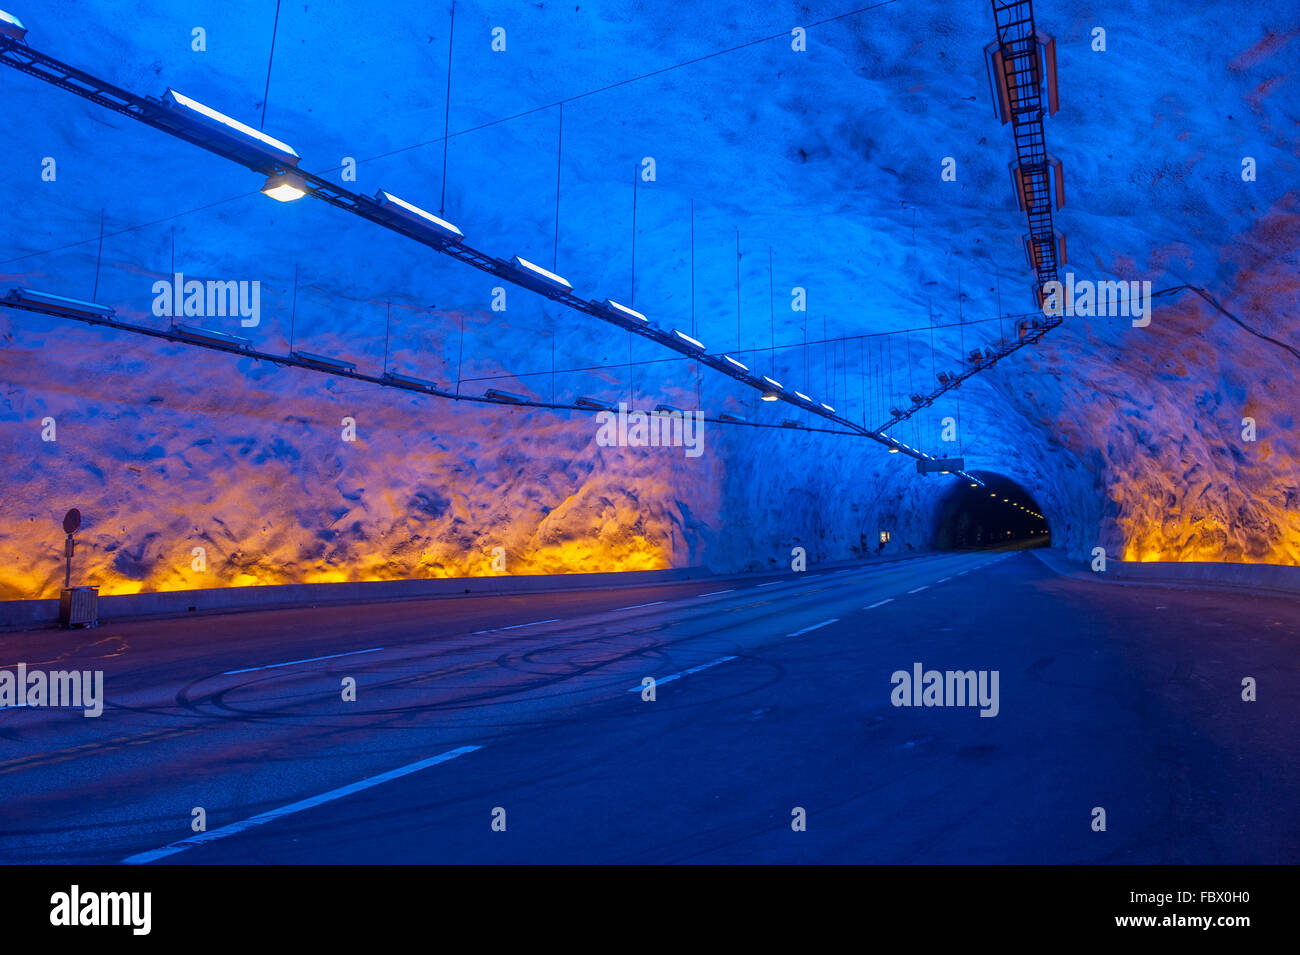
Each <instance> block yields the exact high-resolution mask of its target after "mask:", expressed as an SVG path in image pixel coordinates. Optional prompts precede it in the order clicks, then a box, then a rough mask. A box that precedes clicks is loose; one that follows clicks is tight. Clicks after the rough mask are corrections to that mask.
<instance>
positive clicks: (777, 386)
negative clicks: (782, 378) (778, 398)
mask: <svg viewBox="0 0 1300 955" xmlns="http://www.w3.org/2000/svg"><path fill="white" fill-rule="evenodd" d="M763 380H764V381H766V382H767V383H768V384H769V385H771V386H772V387H773V388H775V389H776V390H777V391H781V390H782V387H783V386H782V385H781V382H779V381H777V380H776V379H775V378H769V377H767V375H764V376H763Z"/></svg>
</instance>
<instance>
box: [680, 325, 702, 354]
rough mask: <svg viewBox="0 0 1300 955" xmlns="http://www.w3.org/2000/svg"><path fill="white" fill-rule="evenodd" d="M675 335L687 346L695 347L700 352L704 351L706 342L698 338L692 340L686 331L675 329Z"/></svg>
mask: <svg viewBox="0 0 1300 955" xmlns="http://www.w3.org/2000/svg"><path fill="white" fill-rule="evenodd" d="M673 334H674V335H676V336H677V337H678V338H680V339H681V340H682V341H684V342H686V344H688V345H694V346H695V347H696V348H698V349H699V350H700V351H704V342H702V341H700V340H699V339H698V338H692V337H691V336H690V335H687V334H686V333H685V332H684V331H681V330H680V329H677V328H674V329H673Z"/></svg>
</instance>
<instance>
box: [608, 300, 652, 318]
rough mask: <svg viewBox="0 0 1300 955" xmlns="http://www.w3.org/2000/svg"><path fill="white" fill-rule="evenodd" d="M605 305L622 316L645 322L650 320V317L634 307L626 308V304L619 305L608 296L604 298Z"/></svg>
mask: <svg viewBox="0 0 1300 955" xmlns="http://www.w3.org/2000/svg"><path fill="white" fill-rule="evenodd" d="M605 307H606V308H607V309H609V310H610V311H611V312H616V313H617V314H619V315H621V316H623V317H624V318H635V319H636V320H637V321H638V322H645V323H647V324H649V322H650V319H648V318H646V317H645V316H644V315H642V314H641V313H640V312H638V311H637V310H636V309H634V308H628V307H627V306H626V305H620V304H619V303H618V302H615V301H614V300H613V299H609V298H607V299H605Z"/></svg>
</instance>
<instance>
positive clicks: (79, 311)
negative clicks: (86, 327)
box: [5, 288, 114, 319]
mask: <svg viewBox="0 0 1300 955" xmlns="http://www.w3.org/2000/svg"><path fill="white" fill-rule="evenodd" d="M5 301H6V302H9V303H11V304H13V305H19V306H26V307H28V308H34V309H37V310H38V311H43V312H56V313H58V314H60V315H69V316H72V317H73V318H92V319H104V318H112V317H113V315H114V312H113V310H112V309H111V308H109V307H108V306H107V305H100V304H99V303H98V302H85V301H82V300H81V299H77V298H64V297H63V296H62V295H51V294H50V293H49V292H38V291H36V290H35V289H30V288H13V289H10V290H9V294H8V295H6V296H5Z"/></svg>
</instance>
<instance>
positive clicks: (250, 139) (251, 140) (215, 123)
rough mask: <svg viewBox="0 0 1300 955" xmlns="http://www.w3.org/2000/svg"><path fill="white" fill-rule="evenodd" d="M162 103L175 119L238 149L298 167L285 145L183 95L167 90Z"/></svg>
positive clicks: (288, 147) (296, 154)
mask: <svg viewBox="0 0 1300 955" xmlns="http://www.w3.org/2000/svg"><path fill="white" fill-rule="evenodd" d="M162 102H163V105H164V106H165V107H167V108H168V109H169V110H170V111H171V112H172V114H173V115H175V116H176V117H177V118H181V119H184V120H186V121H188V122H190V123H193V124H195V125H197V126H202V127H203V128H204V129H207V130H208V131H210V132H214V133H217V134H219V135H220V136H222V137H223V138H225V139H227V140H228V141H230V142H233V143H235V144H237V145H242V146H245V147H250V148H252V149H253V150H255V151H257V152H259V153H261V154H263V155H266V156H272V157H274V158H275V159H277V160H279V161H280V162H283V163H286V164H288V165H290V166H296V165H298V162H299V161H300V159H301V157H300V156H299V155H298V153H297V152H295V151H294V148H293V147H292V146H290V145H289V144H288V143H283V142H281V141H280V140H278V139H276V138H274V137H273V136H268V135H266V133H264V132H261V131H260V130H256V129H254V128H253V127H252V126H246V125H244V124H243V123H241V122H240V121H239V120H237V119H233V118H231V117H229V116H227V115H226V114H225V113H220V112H218V111H217V110H215V109H213V108H212V107H211V106H204V105H203V104H202V103H200V102H199V101H198V100H195V99H191V98H190V97H188V96H186V95H185V94H183V93H178V92H176V91H175V90H173V89H169V90H167V92H166V93H164V94H163V100H162Z"/></svg>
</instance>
